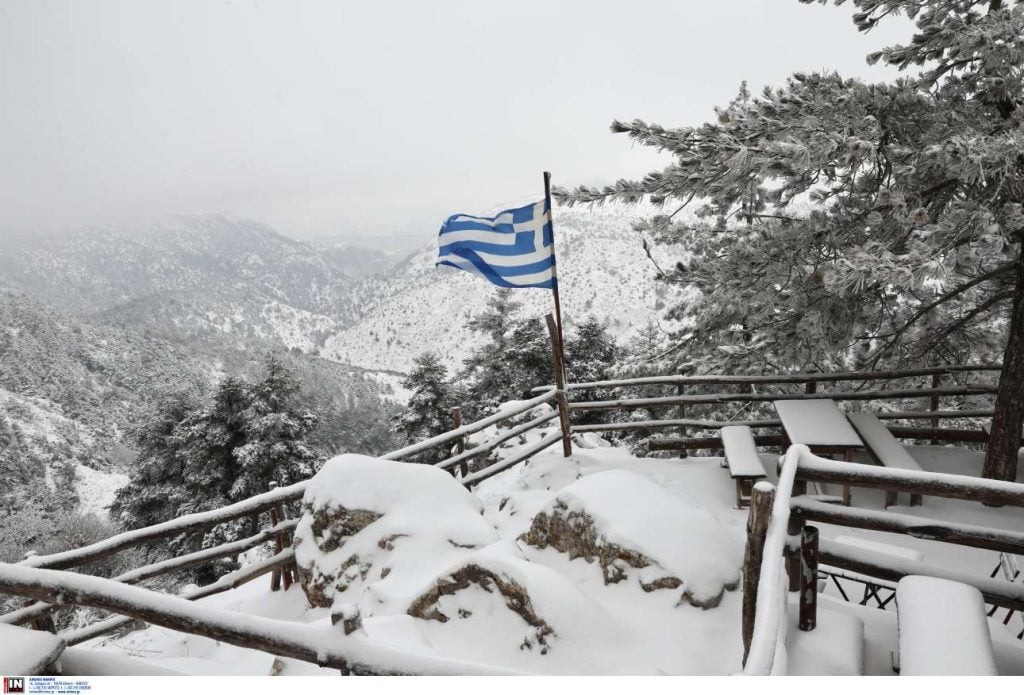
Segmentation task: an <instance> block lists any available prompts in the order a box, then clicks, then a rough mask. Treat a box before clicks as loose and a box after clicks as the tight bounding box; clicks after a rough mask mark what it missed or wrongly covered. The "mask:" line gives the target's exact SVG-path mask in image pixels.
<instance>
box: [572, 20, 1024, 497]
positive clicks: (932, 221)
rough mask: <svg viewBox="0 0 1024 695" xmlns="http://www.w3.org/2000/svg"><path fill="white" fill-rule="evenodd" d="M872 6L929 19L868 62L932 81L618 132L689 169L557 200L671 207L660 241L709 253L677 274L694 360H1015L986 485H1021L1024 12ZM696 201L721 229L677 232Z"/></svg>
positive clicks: (795, 98)
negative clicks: (685, 298)
mask: <svg viewBox="0 0 1024 695" xmlns="http://www.w3.org/2000/svg"><path fill="white" fill-rule="evenodd" d="M802 1H804V2H811V1H813V0H802ZM816 1H818V2H821V3H824V2H825V0H816ZM841 2H842V0H837V4H838V3H841ZM853 4H854V5H856V6H857V8H858V9H859V12H857V13H856V14H855V15H854V21H855V23H856V25H857V27H858V28H859V29H860V30H861V31H867V30H869V29H871V28H872V27H874V26H875V25H876V24H878V22H880V21H882V20H883V19H884V18H885V17H886V16H887V15H894V14H900V13H903V14H906V15H908V16H909V17H910V18H911V19H913V20H914V21H915V22H916V27H917V29H916V32H915V34H914V36H913V38H912V40H911V41H910V42H909V43H908V44H906V45H897V46H893V47H890V48H886V49H884V50H882V51H879V52H877V53H873V54H871V55H869V56H868V60H869V61H870V62H875V61H879V60H881V61H882V62H885V63H888V64H891V65H895V66H898V67H899V68H901V69H903V68H909V67H911V66H924V68H925V70H924V72H923V73H922V74H920V75H919V76H917V77H915V78H912V79H907V78H904V79H899V80H897V81H895V82H891V83H882V84H865V83H864V82H862V81H860V80H856V79H844V78H842V77H840V76H839V75H837V74H834V73H813V74H807V73H797V74H794V75H793V76H792V77H791V78H790V79H789V80H788V81H787V82H786V84H785V85H784V86H782V87H780V88H774V89H773V88H767V89H765V90H764V92H763V93H762V94H761V96H759V97H757V98H752V97H751V96H750V94H749V93H747V92H746V90H745V88H744V89H743V90H741V93H740V95H739V96H738V97H737V99H736V100H734V101H733V103H731V104H730V105H729V107H728V108H726V109H722V110H719V111H718V118H717V119H716V121H715V122H711V123H706V124H704V125H702V126H698V127H683V128H674V129H668V128H663V127H661V126H658V125H654V124H649V123H645V122H643V121H640V120H636V121H633V122H631V123H622V122H619V121H616V122H614V123H613V124H612V131H613V132H616V133H625V134H627V135H628V136H629V137H630V138H632V139H633V140H635V141H636V142H638V143H640V144H643V145H647V146H650V147H654V148H656V149H658V150H661V151H664V152H668V153H670V154H671V155H672V156H673V157H674V161H673V163H672V164H671V165H670V166H668V167H667V168H666V169H664V170H663V171H659V172H654V173H651V174H648V175H647V176H646V177H644V178H643V179H641V180H639V181H626V180H620V181H618V182H617V183H615V184H614V185H611V186H607V187H605V188H601V189H596V188H591V187H580V188H577V189H576V190H574V191H572V192H569V191H565V190H559V191H556V196H557V197H558V199H559V200H560V201H561V202H563V203H567V204H575V203H599V202H602V201H605V200H611V199H617V200H622V201H627V202H636V201H639V200H641V199H643V198H649V199H650V200H651V201H653V202H655V203H660V204H666V203H668V204H669V205H670V207H667V208H666V210H667V212H668V214H665V215H662V216H658V217H655V218H654V219H652V220H650V222H649V223H648V224H647V226H646V229H647V230H648V231H649V232H650V233H652V235H653V236H654V237H655V238H656V239H671V240H673V241H676V242H678V241H681V240H682V241H687V242H688V244H689V247H690V248H691V249H692V251H693V258H692V260H691V261H689V262H687V263H686V264H682V263H680V264H678V265H677V266H676V267H675V268H672V269H666V272H664V273H663V277H664V279H665V280H667V281H669V282H675V283H683V284H691V285H693V286H696V287H697V288H698V289H699V290H700V291H701V293H702V296H701V297H700V299H698V300H697V301H696V302H695V303H691V304H689V305H687V306H685V307H677V309H676V316H677V317H681V316H682V315H684V314H689V315H690V316H692V318H693V319H695V324H696V330H693V331H692V334H691V335H690V336H689V337H688V341H689V345H688V349H687V350H686V351H681V352H680V353H679V354H680V358H681V359H688V358H692V357H693V356H699V357H701V358H702V359H703V360H704V361H705V362H706V363H708V362H709V363H710V366H712V367H719V368H722V369H730V370H733V371H737V370H747V371H756V370H760V369H772V370H777V369H795V368H806V367H813V368H821V369H829V368H843V367H871V366H874V365H879V364H887V365H900V364H905V363H915V364H920V363H925V362H927V363H933V364H941V363H953V362H963V361H966V360H968V359H974V360H977V359H990V358H991V359H998V358H999V356H1000V354H1001V355H1002V361H1003V370H1002V374H1001V377H1000V384H999V393H998V395H997V398H996V406H995V409H996V414H995V417H994V418H993V421H992V436H991V440H990V443H989V446H988V452H987V456H986V461H985V468H984V474H985V475H986V476H987V477H992V478H1000V479H1012V478H1013V477H1014V475H1015V473H1016V470H1015V469H1016V461H1017V455H1016V454H1017V450H1018V447H1019V445H1020V436H1021V435H1020V433H1021V424H1022V420H1024V262H1022V259H1021V252H1020V245H1021V240H1022V235H1024V209H1022V202H1024V134H1022V132H1024V131H1022V127H1021V126H1022V119H1024V116H1022V109H1021V103H1022V99H1024V5H1022V4H1021V3H1012V4H1010V3H1008V2H1004V1H1003V0H853ZM691 202H693V203H695V204H696V205H698V206H699V209H698V211H697V212H698V214H699V216H700V218H701V219H702V220H703V221H702V222H698V223H695V224H694V223H690V224H683V223H680V222H678V221H676V220H675V217H676V215H677V213H678V212H679V211H680V210H681V209H682V208H683V207H685V206H686V205H687V204H690V203H691Z"/></svg>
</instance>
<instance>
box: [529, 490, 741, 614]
mask: <svg viewBox="0 0 1024 695" xmlns="http://www.w3.org/2000/svg"><path fill="white" fill-rule="evenodd" d="M519 540H520V541H521V542H523V543H526V544H528V545H530V546H533V547H536V548H541V549H543V548H553V549H555V550H557V551H559V552H562V553H565V554H566V555H568V556H569V558H570V559H576V558H583V559H584V560H586V561H587V562H591V563H593V562H596V563H597V564H598V566H599V567H600V568H601V573H602V576H603V579H604V583H605V584H614V583H617V582H621V581H624V580H626V579H627V578H629V577H630V576H631V575H634V574H635V575H636V578H637V581H638V583H639V585H640V586H641V588H642V589H643V590H644V591H647V592H651V591H659V590H675V589H679V588H680V587H682V588H683V592H682V595H681V598H680V601H681V602H685V603H689V604H690V605H693V606H698V607H700V608H713V607H715V606H717V605H718V604H719V603H720V602H721V600H722V596H723V594H724V592H725V591H726V590H730V591H731V590H733V589H735V588H736V587H737V586H738V583H739V579H740V568H741V565H742V559H743V540H742V538H741V537H740V535H739V533H738V532H736V531H735V530H734V529H732V528H731V527H729V526H728V525H726V524H725V523H723V522H721V521H719V520H718V519H716V518H715V517H713V516H712V515H711V514H709V513H708V512H706V511H704V510H703V509H701V508H699V507H698V506H697V505H695V504H694V503H693V502H691V501H690V500H689V499H687V498H686V497H683V496H682V495H678V494H676V493H673V492H671V491H669V490H666V489H665V488H663V487H661V486H659V485H657V484H656V483H654V482H652V481H651V480H649V479H648V478H645V477H644V476H642V475H639V474H637V473H631V472H628V471H617V470H613V471H605V472H602V473H596V474H593V475H589V476H585V477H583V478H581V479H580V480H579V481H577V482H575V483H573V484H571V485H568V486H566V487H565V488H563V489H562V490H561V491H560V492H559V493H558V494H557V495H556V496H555V498H554V499H553V500H552V501H551V502H550V503H548V505H547V506H546V507H545V508H544V509H542V510H541V511H540V512H538V513H537V514H535V515H534V517H533V521H532V523H531V524H530V527H529V529H528V530H527V531H526V532H525V533H523V534H522V535H521V536H520V537H519Z"/></svg>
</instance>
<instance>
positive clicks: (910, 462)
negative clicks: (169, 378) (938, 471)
mask: <svg viewBox="0 0 1024 695" xmlns="http://www.w3.org/2000/svg"><path fill="white" fill-rule="evenodd" d="M846 417H847V419H848V420H849V421H850V424H851V425H853V427H854V429H856V430H857V434H859V435H860V438H861V439H862V440H863V441H864V446H865V448H866V449H867V450H868V453H869V454H871V458H873V459H875V461H877V462H878V463H879V464H880V465H882V466H885V467H886V468H903V469H906V470H908V471H919V470H922V469H921V465H920V464H919V463H918V462H917V461H915V460H914V457H913V456H911V455H910V454H909V453H907V450H906V449H904V448H903V445H902V444H900V443H899V442H898V441H897V440H896V437H894V436H892V433H891V432H890V431H889V430H888V428H886V426H885V425H884V424H882V421H881V420H879V419H878V418H877V417H876V416H875V414H874V413H849V414H848V415H847V416H846ZM893 504H896V493H895V492H893V491H890V490H887V491H886V493H885V506H886V507H889V506H891V505H893ZM920 504H921V495H918V494H911V495H910V506H912V507H913V506H917V505H920Z"/></svg>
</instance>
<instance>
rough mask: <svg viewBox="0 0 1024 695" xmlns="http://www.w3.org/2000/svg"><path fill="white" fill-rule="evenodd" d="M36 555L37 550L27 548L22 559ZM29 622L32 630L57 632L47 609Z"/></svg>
mask: <svg viewBox="0 0 1024 695" xmlns="http://www.w3.org/2000/svg"><path fill="white" fill-rule="evenodd" d="M37 555H39V552H38V551H36V550H29V551H28V552H26V553H25V556H24V559H25V560H28V559H29V558H31V557H36V556H37ZM33 603H35V601H29V602H28V603H26V604H25V605H26V606H31V605H32V604H33ZM30 624H31V626H32V629H33V630H41V631H43V632H52V633H53V634H55V635H56V634H57V626H56V625H54V623H53V615H52V614H51V613H50V612H49V611H47V612H46V613H43V614H42V615H40V616H39V617H37V618H33V619H32V622H31V623H30Z"/></svg>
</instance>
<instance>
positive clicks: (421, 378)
mask: <svg viewBox="0 0 1024 695" xmlns="http://www.w3.org/2000/svg"><path fill="white" fill-rule="evenodd" d="M402 386H404V387H405V388H407V389H409V390H410V391H412V395H411V396H410V397H409V406H408V407H407V408H406V410H405V411H404V412H403V413H401V414H400V415H398V416H397V417H396V418H395V431H396V432H397V433H399V434H401V435H402V436H403V437H405V440H406V442H408V443H410V444H412V443H415V442H421V441H423V440H424V439H429V438H430V437H434V436H437V435H439V434H442V433H444V432H447V431H448V430H450V429H451V428H452V408H453V407H455V406H456V405H458V399H457V398H455V396H454V387H453V386H452V385H451V384H450V383H449V382H448V370H447V368H446V367H445V366H444V364H443V363H442V362H441V359H440V358H439V357H438V356H437V355H435V354H433V353H430V352H426V353H423V354H422V355H420V356H418V357H416V359H415V360H414V361H413V368H412V371H410V372H409V376H407V377H406V378H405V381H403V382H402ZM446 457H447V455H446V452H445V451H444V450H443V448H442V449H431V450H428V451H425V452H423V453H421V454H419V455H417V456H416V457H414V458H415V460H417V461H420V462H421V463H436V462H437V461H441V460H443V459H445V458H446Z"/></svg>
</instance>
